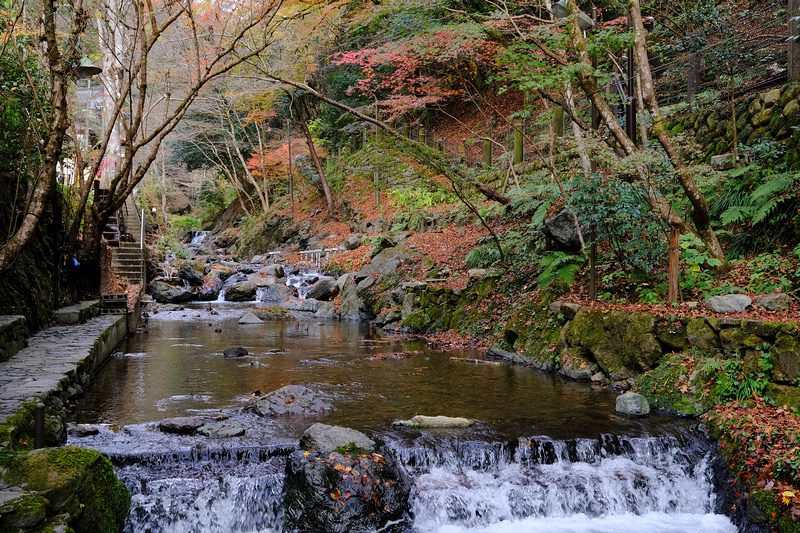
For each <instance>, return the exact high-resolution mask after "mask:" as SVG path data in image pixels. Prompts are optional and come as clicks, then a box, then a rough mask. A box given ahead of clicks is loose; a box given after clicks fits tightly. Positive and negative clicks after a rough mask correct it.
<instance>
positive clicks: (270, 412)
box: [251, 385, 335, 417]
mask: <svg viewBox="0 0 800 533" xmlns="http://www.w3.org/2000/svg"><path fill="white" fill-rule="evenodd" d="M251 409H252V411H253V412H254V413H256V414H257V415H259V416H270V417H272V416H308V415H317V414H321V413H324V412H326V411H333V410H334V409H335V408H334V407H333V405H331V404H329V403H328V402H326V401H325V400H323V399H322V398H321V397H320V395H319V393H316V392H314V391H313V390H311V389H309V388H308V387H304V386H302V385H287V386H285V387H281V388H280V389H278V390H275V391H272V392H270V393H269V394H266V395H264V396H263V397H261V398H259V399H258V401H256V403H255V404H253V406H252V408H251Z"/></svg>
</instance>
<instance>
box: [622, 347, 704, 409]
mask: <svg viewBox="0 0 800 533" xmlns="http://www.w3.org/2000/svg"><path fill="white" fill-rule="evenodd" d="M696 365H697V366H699V363H698V361H697V360H696V359H695V358H694V357H693V356H691V355H684V354H672V355H669V356H667V357H666V358H665V359H664V360H662V362H661V364H660V365H659V366H658V368H656V369H654V370H651V371H650V372H647V373H645V374H642V375H641V376H639V377H638V378H637V385H638V387H639V388H640V389H641V394H642V396H644V397H645V398H647V401H648V402H650V406H651V407H652V408H654V409H663V410H666V411H669V412H674V413H677V414H680V415H684V416H700V415H701V414H703V413H705V412H706V411H708V410H709V409H710V408H711V407H713V406H714V402H713V401H712V400H711V399H709V397H708V393H707V391H706V388H705V386H704V384H703V372H702V371H701V370H700V369H697V368H696Z"/></svg>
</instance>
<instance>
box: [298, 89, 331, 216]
mask: <svg viewBox="0 0 800 533" xmlns="http://www.w3.org/2000/svg"><path fill="white" fill-rule="evenodd" d="M297 105H298V106H299V107H300V113H299V117H298V118H299V119H300V121H299V122H300V127H301V128H302V130H303V135H304V136H305V138H306V144H307V145H308V152H309V154H310V155H311V160H312V161H313V162H314V166H315V167H316V168H317V175H319V181H320V183H321V184H322V191H323V192H324V193H325V202H326V203H327V204H328V216H329V217H330V218H332V219H335V218H336V212H335V211H334V207H333V195H332V194H331V188H330V185H328V179H327V178H326V177H325V169H323V168H322V163H320V160H319V157H317V150H316V148H314V139H313V138H312V137H311V131H310V130H309V129H308V123H307V120H311V113H310V112H309V110H308V106H307V105H306V103H305V102H302V101H301V102H298V103H297Z"/></svg>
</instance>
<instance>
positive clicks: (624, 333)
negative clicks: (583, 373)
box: [566, 308, 661, 380]
mask: <svg viewBox="0 0 800 533" xmlns="http://www.w3.org/2000/svg"><path fill="white" fill-rule="evenodd" d="M566 340H567V343H568V344H569V345H570V346H575V347H577V346H580V347H581V348H582V349H584V350H587V351H588V352H589V353H591V355H592V357H593V358H594V360H595V361H597V364H598V365H599V366H600V369H601V370H602V371H603V372H604V373H605V374H607V375H609V376H610V377H611V378H612V379H615V380H619V379H627V378H630V377H635V376H637V375H638V374H640V373H641V372H646V371H647V370H650V369H651V368H653V367H654V366H655V364H656V362H657V361H658V360H659V358H660V357H661V344H660V343H659V342H658V339H656V336H655V317H654V316H653V315H652V314H650V313H645V312H633V313H628V312H623V311H613V310H612V311H594V310H591V309H588V308H581V309H580V310H579V311H578V312H577V314H576V315H575V318H574V319H573V320H572V322H571V323H570V327H569V330H568V331H567V332H566Z"/></svg>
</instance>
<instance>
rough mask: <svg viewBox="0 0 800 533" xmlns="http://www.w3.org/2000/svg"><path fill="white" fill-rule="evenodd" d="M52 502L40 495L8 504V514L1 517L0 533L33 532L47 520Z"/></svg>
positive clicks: (22, 498)
mask: <svg viewBox="0 0 800 533" xmlns="http://www.w3.org/2000/svg"><path fill="white" fill-rule="evenodd" d="M49 505H50V502H48V501H47V499H46V498H44V497H42V496H41V495H39V494H28V495H25V496H22V497H21V498H17V499H16V500H13V501H11V502H9V503H7V504H6V508H10V510H9V511H8V512H5V513H3V514H2V515H0V532H2V533H6V532H8V533H11V532H12V531H14V532H16V531H20V530H22V531H32V530H34V528H38V527H41V526H42V524H44V522H45V520H46V519H47V512H48V507H49Z"/></svg>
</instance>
